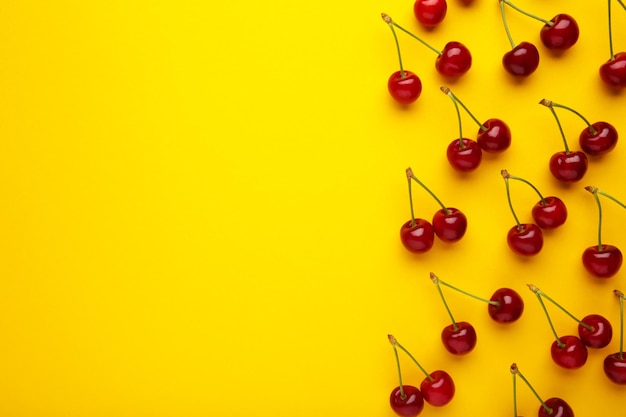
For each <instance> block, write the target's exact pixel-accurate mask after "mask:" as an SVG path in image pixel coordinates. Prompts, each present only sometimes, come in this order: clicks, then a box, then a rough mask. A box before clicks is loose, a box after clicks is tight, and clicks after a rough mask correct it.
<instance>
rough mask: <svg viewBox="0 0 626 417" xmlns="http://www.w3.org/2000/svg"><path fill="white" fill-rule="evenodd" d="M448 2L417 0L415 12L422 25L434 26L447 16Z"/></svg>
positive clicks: (444, 0)
mask: <svg viewBox="0 0 626 417" xmlns="http://www.w3.org/2000/svg"><path fill="white" fill-rule="evenodd" d="M447 11H448V3H446V0H416V1H415V3H413V14H415V18H416V19H417V21H418V22H420V23H421V24H422V25H424V26H426V27H429V28H432V27H435V26H437V25H438V24H439V23H441V22H442V21H443V19H444V17H446V12H447Z"/></svg>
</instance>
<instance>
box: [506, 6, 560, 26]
mask: <svg viewBox="0 0 626 417" xmlns="http://www.w3.org/2000/svg"><path fill="white" fill-rule="evenodd" d="M502 2H503V3H504V4H506V5H507V6H510V7H512V8H513V9H515V10H517V11H518V12H520V13H521V14H524V15H526V16H528V17H531V18H533V19H535V20H538V21H540V22H543V23H545V24H546V25H548V26H552V25H554V22H551V21H549V20H546V19H542V18H541V17H539V16H535V15H534V14H531V13H528V12H527V11H525V10H522V9H520V8H519V7H517V6H516V5H514V4H513V3H511V2H510V1H509V0H502Z"/></svg>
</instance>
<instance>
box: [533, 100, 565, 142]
mask: <svg viewBox="0 0 626 417" xmlns="http://www.w3.org/2000/svg"><path fill="white" fill-rule="evenodd" d="M539 104H543V105H544V106H546V107H547V108H549V109H550V112H552V115H553V116H554V119H555V120H556V124H557V125H558V126H559V132H561V138H563V144H564V145H565V153H566V154H569V152H570V151H569V146H568V145H567V139H566V138H565V132H563V126H561V121H560V120H559V116H558V115H557V114H556V112H555V111H554V107H553V105H554V103H552V101H550V100H546V99H542V100H541V101H540V102H539Z"/></svg>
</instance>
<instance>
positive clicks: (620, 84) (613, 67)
mask: <svg viewBox="0 0 626 417" xmlns="http://www.w3.org/2000/svg"><path fill="white" fill-rule="evenodd" d="M600 78H601V79H602V81H604V83H605V84H606V85H608V86H609V87H612V88H615V89H621V88H624V87H626V52H619V53H617V54H615V55H614V56H613V58H611V59H609V60H608V61H606V62H605V63H604V64H602V65H601V66H600Z"/></svg>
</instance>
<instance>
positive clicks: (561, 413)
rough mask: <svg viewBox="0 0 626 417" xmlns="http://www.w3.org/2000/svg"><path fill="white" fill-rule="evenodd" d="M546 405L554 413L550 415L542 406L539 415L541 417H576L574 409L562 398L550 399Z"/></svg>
mask: <svg viewBox="0 0 626 417" xmlns="http://www.w3.org/2000/svg"><path fill="white" fill-rule="evenodd" d="M545 404H546V405H547V406H548V408H549V409H550V410H552V413H551V414H548V412H547V411H546V409H545V408H544V406H543V405H541V406H539V412H538V413H537V415H538V416H539V417H574V411H573V410H572V407H570V406H569V404H568V403H566V402H565V401H564V400H562V399H560V398H548V399H547V400H546V401H545Z"/></svg>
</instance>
